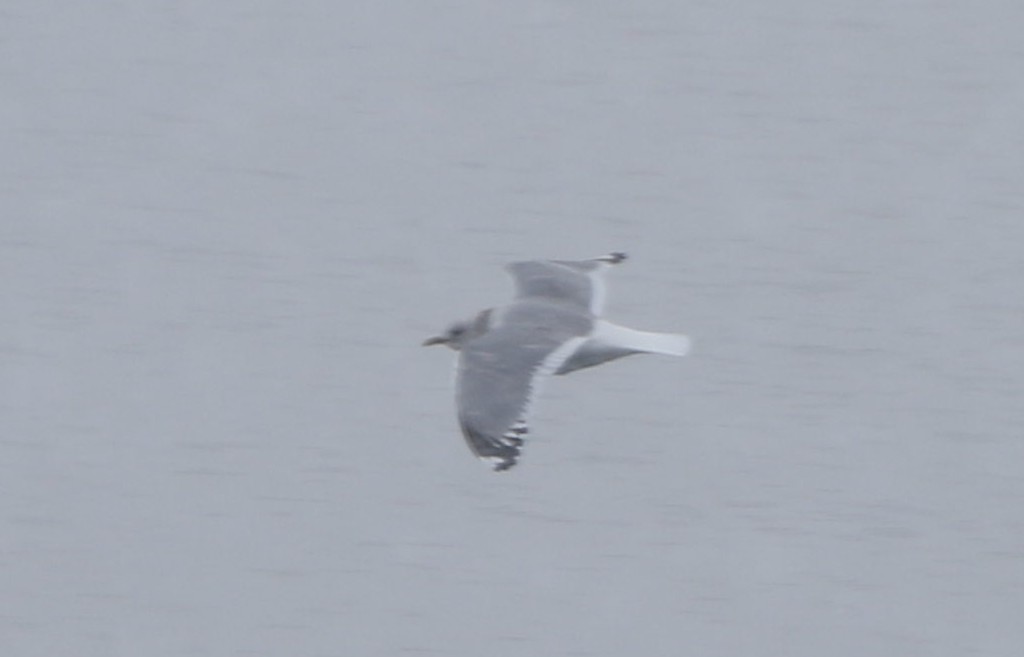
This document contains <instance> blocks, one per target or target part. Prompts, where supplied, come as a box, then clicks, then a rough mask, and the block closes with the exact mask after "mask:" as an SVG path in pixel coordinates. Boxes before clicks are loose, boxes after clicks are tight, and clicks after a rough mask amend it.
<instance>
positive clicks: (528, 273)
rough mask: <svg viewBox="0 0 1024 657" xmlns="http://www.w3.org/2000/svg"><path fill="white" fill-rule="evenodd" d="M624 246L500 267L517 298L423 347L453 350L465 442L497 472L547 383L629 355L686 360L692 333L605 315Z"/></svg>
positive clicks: (516, 448) (508, 462) (506, 464)
mask: <svg viewBox="0 0 1024 657" xmlns="http://www.w3.org/2000/svg"><path fill="white" fill-rule="evenodd" d="M625 259H626V254H625V253H621V252H614V253H609V254H607V255H603V256H601V257H599V258H593V259H591V260H577V261H564V260H530V261H526V262H514V263H511V264H509V265H507V266H506V269H507V270H508V272H509V273H510V274H511V275H512V278H513V279H514V281H515V298H514V299H513V300H512V302H511V303H510V304H508V305H506V306H501V307H497V308H488V309H486V310H483V311H481V312H480V313H478V314H477V315H476V316H475V317H473V318H471V319H468V320H464V321H458V322H455V323H453V324H451V325H450V326H449V327H448V328H447V329H446V330H445V332H444V333H443V334H441V335H439V336H436V337H432V338H429V339H427V340H425V341H424V342H423V345H424V346H426V345H435V344H443V345H447V346H448V347H450V348H451V349H454V350H456V351H458V352H459V356H458V363H457V367H456V380H455V403H456V408H457V413H458V419H459V424H460V426H461V427H462V434H463V436H464V437H465V439H466V443H467V444H468V445H469V448H470V449H471V450H472V451H473V453H474V454H475V455H476V456H477V457H479V458H480V459H482V460H484V461H486V462H488V463H490V464H491V465H492V466H493V467H494V470H495V471H503V470H508V469H509V468H511V467H512V466H514V465H515V464H516V461H517V459H518V458H519V456H520V454H521V451H522V448H523V442H524V439H525V437H526V434H527V433H528V431H529V429H528V426H527V420H528V418H529V414H530V409H531V407H532V406H533V402H534V400H535V399H536V398H537V396H538V395H539V393H540V387H541V384H542V382H543V380H544V379H545V378H546V377H547V376H549V375H551V374H568V373H570V372H575V371H576V370H580V369H583V368H585V367H593V366H594V365H600V364H601V363H606V362H608V361H610V360H615V359H616V358H622V357H623V356H629V355H632V354H641V353H653V354H668V355H670V356H683V355H685V354H686V353H687V352H688V351H689V350H690V339H689V338H688V337H687V336H685V335H680V334H674V333H652V332H648V331H637V330H635V329H631V328H626V327H625V326H619V325H618V324H613V323H612V322H609V321H607V320H605V319H601V313H602V312H603V309H604V301H605V281H604V277H605V274H606V272H607V270H608V269H609V268H610V267H611V266H612V265H617V264H619V263H621V262H622V261H623V260H625Z"/></svg>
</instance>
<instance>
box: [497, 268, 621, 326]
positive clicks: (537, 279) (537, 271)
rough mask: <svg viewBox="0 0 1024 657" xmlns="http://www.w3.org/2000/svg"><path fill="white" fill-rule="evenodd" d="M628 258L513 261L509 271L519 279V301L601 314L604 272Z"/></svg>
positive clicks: (517, 283)
mask: <svg viewBox="0 0 1024 657" xmlns="http://www.w3.org/2000/svg"><path fill="white" fill-rule="evenodd" d="M625 259H626V254H625V253H618V252H617V253H609V254H608V255H605V256H601V257H600V258H594V259H592V260H573V261H569V260H529V261H526V262H513V263H512V264H510V265H508V266H507V267H506V269H507V270H508V271H509V273H510V274H512V278H513V279H514V280H515V285H516V297H517V298H519V299H528V298H544V299H548V300H552V301H557V302H560V303H567V304H570V305H572V306H575V307H577V308H580V309H582V310H586V311H587V312H589V313H591V314H592V315H599V314H601V311H602V310H603V308H604V299H605V284H604V273H605V271H606V270H607V269H608V266H609V265H617V264H619V263H620V262H622V261H623V260H625Z"/></svg>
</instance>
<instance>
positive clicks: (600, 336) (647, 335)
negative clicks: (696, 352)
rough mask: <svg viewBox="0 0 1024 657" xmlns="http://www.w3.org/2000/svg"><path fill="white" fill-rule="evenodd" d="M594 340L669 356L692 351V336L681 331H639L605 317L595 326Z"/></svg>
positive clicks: (682, 354) (683, 354) (612, 345)
mask: <svg viewBox="0 0 1024 657" xmlns="http://www.w3.org/2000/svg"><path fill="white" fill-rule="evenodd" d="M591 339H593V340H596V341H599V342H602V343H604V344H607V345H608V346H610V347H619V348H622V349H629V350H632V351H640V352H644V353H648V354H665V355H668V356H685V355H686V354H687V353H689V351H690V338H689V337H687V336H685V335H682V334H681V333H654V332H651V331H637V330H636V329H631V328H627V327H625V326H619V325H618V324H612V323H611V322H608V321H605V320H603V319H599V320H597V326H595V327H594V334H593V336H592V338H591Z"/></svg>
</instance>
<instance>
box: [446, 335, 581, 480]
mask: <svg viewBox="0 0 1024 657" xmlns="http://www.w3.org/2000/svg"><path fill="white" fill-rule="evenodd" d="M580 319H582V318H580ZM577 324H579V322H577ZM578 328H579V327H578V326H572V327H570V326H568V325H566V324H562V323H559V321H550V320H549V321H548V322H545V323H530V322H521V321H520V322H516V321H509V322H508V323H506V324H504V325H502V326H500V327H497V328H495V329H494V330H491V331H489V332H488V333H486V334H484V335H483V336H481V337H479V338H476V339H474V340H471V341H470V342H468V343H467V344H465V345H463V347H462V349H461V350H460V352H459V363H458V370H457V374H456V405H457V406H458V414H459V424H460V425H461V427H462V434H463V436H464V437H465V438H466V443H467V444H468V445H469V448H470V449H471V450H472V451H473V453H474V454H476V455H477V456H478V457H479V458H481V459H484V460H487V461H490V462H492V463H493V464H494V469H495V470H499V471H500V470H507V469H509V468H511V467H512V466H513V465H515V464H516V459H517V458H518V457H519V455H520V450H521V447H522V445H523V440H524V437H525V436H526V434H527V432H528V428H527V424H526V422H527V418H528V415H529V411H530V406H531V403H532V402H533V400H534V399H535V398H536V396H537V395H538V394H539V392H540V383H541V381H543V379H544V378H546V377H547V376H548V375H549V374H551V373H553V372H554V371H555V370H557V369H558V368H559V367H561V365H562V364H563V363H564V362H565V361H566V360H567V359H568V358H569V357H570V356H571V355H572V353H573V352H574V351H575V350H576V349H577V347H579V345H580V344H582V343H583V342H585V341H586V338H585V337H584V336H582V335H580V334H579V330H578Z"/></svg>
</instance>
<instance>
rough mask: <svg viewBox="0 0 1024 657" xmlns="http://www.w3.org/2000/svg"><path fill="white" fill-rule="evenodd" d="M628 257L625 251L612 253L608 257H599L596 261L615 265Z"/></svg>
mask: <svg viewBox="0 0 1024 657" xmlns="http://www.w3.org/2000/svg"><path fill="white" fill-rule="evenodd" d="M628 257H629V256H628V255H627V254H626V252H625V251H612V252H611V253H609V254H608V255H603V256H601V257H600V258H598V260H601V261H602V262H607V263H608V264H610V265H617V264H619V263H620V262H622V261H623V260H625V259H626V258H628Z"/></svg>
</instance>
